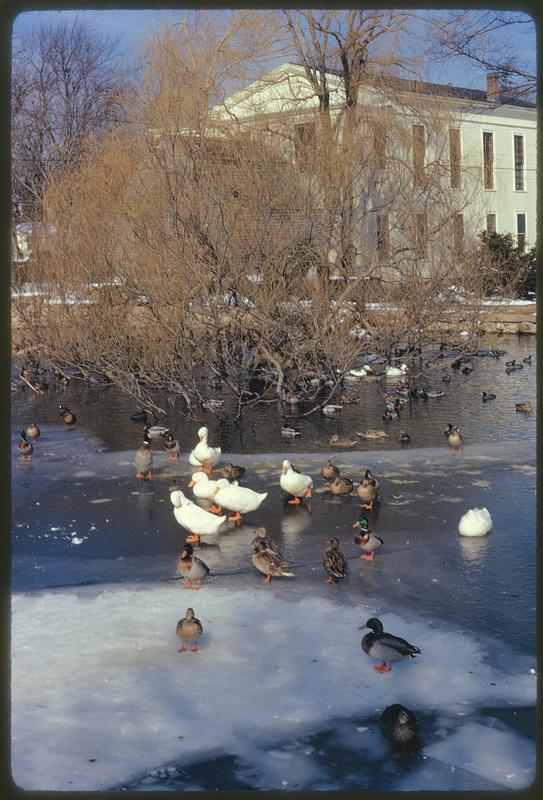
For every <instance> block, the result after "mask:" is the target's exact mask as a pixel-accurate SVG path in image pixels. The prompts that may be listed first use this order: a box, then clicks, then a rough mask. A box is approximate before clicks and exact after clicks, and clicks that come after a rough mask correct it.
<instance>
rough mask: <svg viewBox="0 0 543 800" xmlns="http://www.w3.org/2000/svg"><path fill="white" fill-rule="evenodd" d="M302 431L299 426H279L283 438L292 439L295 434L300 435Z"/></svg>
mask: <svg viewBox="0 0 543 800" xmlns="http://www.w3.org/2000/svg"><path fill="white" fill-rule="evenodd" d="M301 435H302V432H301V430H300V429H299V428H294V427H293V426H292V425H283V427H282V428H281V436H284V437H285V439H294V438H295V437H296V436H301Z"/></svg>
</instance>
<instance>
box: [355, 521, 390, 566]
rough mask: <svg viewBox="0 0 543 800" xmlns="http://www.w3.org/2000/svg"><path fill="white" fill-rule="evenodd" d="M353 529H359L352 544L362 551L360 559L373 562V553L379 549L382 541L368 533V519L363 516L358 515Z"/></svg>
mask: <svg viewBox="0 0 543 800" xmlns="http://www.w3.org/2000/svg"><path fill="white" fill-rule="evenodd" d="M353 528H360V531H361V532H360V533H357V534H356V535H355V537H354V543H355V544H357V545H358V546H359V547H360V549H361V550H363V551H364V555H362V556H360V558H363V559H364V561H373V557H374V554H375V551H376V550H378V549H379V547H381V545H382V544H383V540H382V539H381V537H380V536H376V535H375V534H374V533H372V532H371V531H370V527H369V522H368V518H367V517H365V516H364V515H363V514H360V516H359V517H358V520H357V521H356V522H355V523H354V525H353Z"/></svg>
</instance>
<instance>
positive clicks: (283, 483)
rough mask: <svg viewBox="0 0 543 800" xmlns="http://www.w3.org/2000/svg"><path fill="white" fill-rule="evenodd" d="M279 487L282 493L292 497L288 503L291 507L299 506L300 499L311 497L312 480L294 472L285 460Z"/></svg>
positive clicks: (307, 476)
mask: <svg viewBox="0 0 543 800" xmlns="http://www.w3.org/2000/svg"><path fill="white" fill-rule="evenodd" d="M279 485H280V487H281V489H282V490H283V491H284V492H286V493H287V494H290V495H292V500H289V501H288V502H289V504H290V505H293V506H298V505H300V503H301V502H302V501H301V499H300V498H302V497H307V498H311V497H312V495H313V478H311V476H309V475H304V474H303V473H301V472H298V471H297V470H295V469H294V467H293V466H292V464H291V463H290V461H287V459H285V460H284V461H283V465H282V467H281V477H280V478H279Z"/></svg>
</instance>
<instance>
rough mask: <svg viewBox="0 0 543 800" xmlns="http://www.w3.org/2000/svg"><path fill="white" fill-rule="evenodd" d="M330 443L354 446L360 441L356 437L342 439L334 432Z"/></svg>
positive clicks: (340, 445) (337, 445)
mask: <svg viewBox="0 0 543 800" xmlns="http://www.w3.org/2000/svg"><path fill="white" fill-rule="evenodd" d="M329 444H330V445H331V446H332V447H354V446H355V444H358V442H357V441H356V439H346V438H345V439H340V437H339V436H338V435H337V433H334V434H332V436H330V441H329Z"/></svg>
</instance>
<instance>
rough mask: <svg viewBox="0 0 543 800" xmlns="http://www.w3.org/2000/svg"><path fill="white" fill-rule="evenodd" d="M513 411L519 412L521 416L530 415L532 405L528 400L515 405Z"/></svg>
mask: <svg viewBox="0 0 543 800" xmlns="http://www.w3.org/2000/svg"><path fill="white" fill-rule="evenodd" d="M515 411H520V412H521V413H523V414H531V413H532V404H531V403H530V401H529V400H527V401H526V402H525V403H515Z"/></svg>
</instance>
